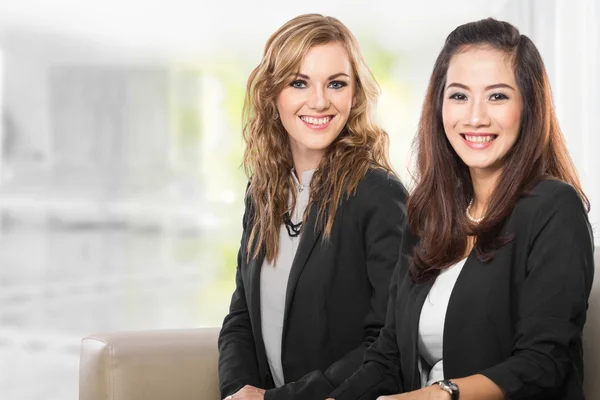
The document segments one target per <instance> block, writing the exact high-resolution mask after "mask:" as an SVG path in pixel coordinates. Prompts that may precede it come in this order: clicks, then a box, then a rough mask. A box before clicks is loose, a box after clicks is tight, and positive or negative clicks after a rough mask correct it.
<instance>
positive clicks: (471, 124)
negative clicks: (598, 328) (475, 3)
mask: <svg viewBox="0 0 600 400" xmlns="http://www.w3.org/2000/svg"><path fill="white" fill-rule="evenodd" d="M417 140H418V142H417V143H418V160H417V169H418V175H417V177H418V181H417V185H416V187H415V190H414V192H413V193H412V194H411V196H410V197H409V201H408V205H407V208H408V220H409V226H410V231H411V233H410V234H409V233H407V234H406V235H404V239H403V246H402V257H401V259H400V261H399V263H398V267H397V269H396V272H395V274H394V278H393V283H392V285H393V286H392V287H391V289H390V303H389V306H388V315H387V319H386V325H385V327H384V329H383V330H382V331H381V335H380V337H379V339H378V340H377V341H376V342H375V343H374V344H373V345H372V346H371V347H370V348H369V349H368V350H367V353H366V355H365V360H364V364H363V366H362V367H361V368H360V369H359V370H358V371H357V372H356V373H355V374H354V375H353V376H352V377H351V378H350V379H348V380H347V381H346V382H345V383H344V384H343V385H341V386H340V387H339V388H338V389H336V390H335V391H334V392H333V394H332V396H331V397H334V398H335V399H337V400H346V399H376V398H379V399H389V400H391V399H394V400H425V399H445V400H450V399H461V400H471V399H476V400H492V399H494V400H495V399H545V400H549V399H550V400H552V399H555V400H559V399H560V400H579V399H583V398H584V395H583V392H582V380H583V361H582V340H581V335H582V329H583V325H584V323H585V319H586V311H587V305H588V296H589V293H590V287H591V284H592V279H593V274H594V265H593V255H592V253H593V243H592V240H593V239H592V233H591V229H590V225H589V222H588V218H587V211H588V209H589V205H588V201H587V199H586V197H585V195H584V193H583V191H582V190H581V187H580V184H579V179H578V177H577V173H576V171H575V168H574V166H573V163H572V162H571V159H570V157H569V154H568V151H567V148H566V146H565V142H564V139H563V137H562V134H561V132H560V129H559V126H558V123H557V120H556V117H555V113H554V109H553V105H552V99H551V93H550V85H549V83H548V77H547V74H546V71H545V68H544V65H543V62H542V59H541V57H540V54H539V53H538V51H537V49H536V47H535V46H534V44H533V43H532V42H531V40H530V39H529V38H527V37H526V36H524V35H521V34H519V32H518V30H517V29H516V28H515V27H513V26H512V25H510V24H508V23H506V22H500V21H496V20H493V19H486V20H482V21H478V22H473V23H468V24H466V25H462V26H460V27H458V28H457V29H456V30H454V31H453V32H452V33H451V34H450V35H449V36H448V38H447V39H446V43H445V46H444V48H443V49H442V51H441V53H440V55H439V56H438V58H437V61H436V63H435V66H434V70H433V74H432V77H431V80H430V82H429V87H428V91H427V97H426V99H425V103H424V107H423V112H422V115H421V121H420V126H419V132H418V138H417ZM382 395H389V396H382ZM378 396H379V397H378Z"/></svg>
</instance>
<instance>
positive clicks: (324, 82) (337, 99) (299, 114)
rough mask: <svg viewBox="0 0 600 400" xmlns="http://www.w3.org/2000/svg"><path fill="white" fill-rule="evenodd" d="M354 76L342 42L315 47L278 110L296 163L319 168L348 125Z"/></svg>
mask: <svg viewBox="0 0 600 400" xmlns="http://www.w3.org/2000/svg"><path fill="white" fill-rule="evenodd" d="M353 76H354V75H353V71H352V65H351V63H350V59H349V57H348V53H347V52H346V50H345V48H344V47H343V45H342V44H341V43H339V42H333V43H328V44H324V45H319V46H315V47H312V48H311V49H310V50H309V51H308V52H307V53H306V55H305V56H304V58H303V60H302V62H301V64H300V68H299V71H298V74H297V75H295V76H293V77H291V78H290V82H289V84H288V85H287V86H286V87H285V88H284V89H283V90H282V91H281V92H280V93H279V95H278V96H277V111H278V112H279V116H280V118H281V123H282V124H283V127H284V128H285V130H286V131H287V133H288V136H289V140H290V147H291V150H292V155H293V157H294V161H295V162H296V163H297V162H301V163H303V164H309V165H312V167H316V166H317V165H318V161H319V160H320V159H321V157H322V156H323V154H325V151H326V150H327V148H328V147H329V145H331V143H332V142H333V141H334V140H335V138H337V137H338V135H339V134H340V132H341V131H342V129H343V128H344V126H345V125H346V122H347V121H348V116H349V115H350V109H351V108H352V103H353V97H354V86H355V84H354V78H353ZM315 163H316V164H315Z"/></svg>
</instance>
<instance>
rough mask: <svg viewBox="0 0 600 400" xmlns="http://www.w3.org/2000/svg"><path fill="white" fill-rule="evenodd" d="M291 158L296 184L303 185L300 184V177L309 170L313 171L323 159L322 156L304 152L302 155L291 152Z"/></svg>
mask: <svg viewBox="0 0 600 400" xmlns="http://www.w3.org/2000/svg"><path fill="white" fill-rule="evenodd" d="M292 157H293V159H294V170H295V171H296V178H298V182H300V184H301V185H302V184H304V182H302V175H303V174H304V172H305V171H309V170H311V169H315V168H317V167H318V166H319V163H320V162H321V158H323V154H316V153H309V152H304V154H298V153H297V152H294V151H292Z"/></svg>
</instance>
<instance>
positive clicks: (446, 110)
mask: <svg viewBox="0 0 600 400" xmlns="http://www.w3.org/2000/svg"><path fill="white" fill-rule="evenodd" d="M457 121H458V118H457V115H456V110H454V108H453V107H452V106H451V105H450V104H447V103H444V104H443V106H442V123H443V125H444V130H445V131H446V134H448V133H449V132H450V131H452V130H453V128H454V126H456V122H457Z"/></svg>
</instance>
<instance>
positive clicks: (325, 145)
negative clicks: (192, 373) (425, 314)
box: [219, 14, 407, 400]
mask: <svg viewBox="0 0 600 400" xmlns="http://www.w3.org/2000/svg"><path fill="white" fill-rule="evenodd" d="M377 95H378V86H377V84H376V82H375V81H374V79H373V77H372V75H371V73H370V71H369V69H368V68H367V66H366V64H365V61H364V60H363V58H362V56H361V54H360V51H359V48H358V44H357V42H356V39H355V38H354V37H353V35H352V34H351V33H350V31H349V30H348V28H346V26H344V25H343V24H342V23H341V22H340V21H338V20H337V19H335V18H332V17H325V16H322V15H316V14H310V15H301V16H299V17H297V18H294V19H292V20H291V21H289V22H287V23H286V24H285V25H283V26H282V27H281V28H280V29H279V30H278V31H277V32H275V33H274V34H273V35H272V36H271V38H270V39H269V40H268V41H267V44H266V46H265V51H264V56H263V58H262V60H261V62H260V64H259V65H258V67H256V69H254V71H253V72H252V73H251V75H250V77H249V79H248V86H247V97H246V103H245V108H244V117H245V127H244V140H245V144H246V150H245V155H244V166H245V169H246V172H247V175H248V176H249V179H250V183H249V185H248V189H247V194H246V211H245V214H244V218H243V229H244V230H243V234H242V240H241V247H240V251H239V254H238V265H237V274H236V289H235V292H234V294H233V296H232V299H231V306H230V311H229V314H228V315H227V317H226V318H225V321H224V322H223V328H222V330H221V334H220V337H219V352H220V357H219V380H220V389H221V394H222V397H223V398H232V399H236V400H237V399H263V398H266V399H317V398H325V397H326V396H327V395H328V394H329V393H330V392H331V391H332V390H333V389H334V388H335V387H336V386H337V385H339V384H340V383H341V382H343V381H344V380H345V379H346V378H348V377H349V376H350V374H351V373H352V371H354V370H355V369H357V368H358V366H359V365H360V364H361V363H362V359H363V354H364V352H365V350H366V348H367V347H368V346H369V345H370V344H371V343H373V342H374V341H375V339H376V338H377V337H378V335H379V331H380V329H381V327H382V326H383V325H384V322H385V312H386V304H387V299H388V286H389V283H390V278H391V274H392V270H393V268H394V265H395V263H396V261H397V259H398V255H399V243H400V241H401V238H402V235H403V229H404V228H403V226H404V223H405V221H406V209H405V201H406V197H407V193H406V190H405V189H404V187H403V186H402V184H401V183H400V181H399V180H398V178H396V176H395V175H394V174H393V172H392V169H391V167H390V164H389V161H388V149H387V148H388V136H387V134H386V133H385V132H384V131H383V130H382V129H381V128H380V127H379V126H378V125H377V124H376V123H375V122H374V120H373V111H374V110H373V109H374V106H375V102H376V98H377Z"/></svg>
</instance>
